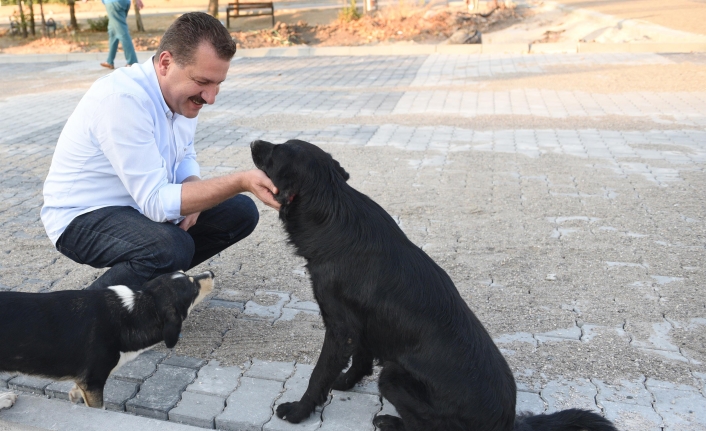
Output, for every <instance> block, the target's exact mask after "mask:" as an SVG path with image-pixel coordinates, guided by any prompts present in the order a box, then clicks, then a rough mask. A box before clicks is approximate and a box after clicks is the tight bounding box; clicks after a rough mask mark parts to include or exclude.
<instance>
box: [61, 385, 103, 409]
mask: <svg viewBox="0 0 706 431" xmlns="http://www.w3.org/2000/svg"><path fill="white" fill-rule="evenodd" d="M79 396H80V397H81V398H83V402H84V403H85V404H86V405H87V406H88V407H95V408H99V409H100V408H103V385H100V384H98V385H92V384H87V383H85V382H76V384H75V385H74V387H73V388H72V389H71V390H70V391H69V400H70V401H71V402H72V403H77V402H78V401H79V399H78V397H79Z"/></svg>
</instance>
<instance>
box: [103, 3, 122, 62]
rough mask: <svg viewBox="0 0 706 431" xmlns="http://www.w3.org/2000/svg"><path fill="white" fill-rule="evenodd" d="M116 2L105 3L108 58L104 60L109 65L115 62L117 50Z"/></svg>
mask: <svg viewBox="0 0 706 431" xmlns="http://www.w3.org/2000/svg"><path fill="white" fill-rule="evenodd" d="M116 5H117V2H113V3H106V4H105V10H106V12H108V58H107V59H106V60H105V62H106V63H108V64H110V65H111V66H112V65H114V64H115V54H116V53H117V52H118V42H119V40H118V36H117V34H116V33H115V22H116V20H117V18H116V14H117V13H119V11H116V7H115V6H116Z"/></svg>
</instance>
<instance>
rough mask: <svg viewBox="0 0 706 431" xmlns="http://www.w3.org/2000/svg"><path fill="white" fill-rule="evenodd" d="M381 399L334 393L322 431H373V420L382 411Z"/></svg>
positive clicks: (324, 418) (325, 415)
mask: <svg viewBox="0 0 706 431" xmlns="http://www.w3.org/2000/svg"><path fill="white" fill-rule="evenodd" d="M381 407H382V405H381V404H380V397H376V396H374V395H367V394H359V393H356V392H340V391H333V397H332V398H331V403H329V405H327V406H326V408H325V409H324V413H323V425H322V426H321V428H320V429H321V431H367V430H370V431H373V430H374V429H375V427H374V426H373V418H374V417H375V415H377V413H378V412H379V411H380V408H381Z"/></svg>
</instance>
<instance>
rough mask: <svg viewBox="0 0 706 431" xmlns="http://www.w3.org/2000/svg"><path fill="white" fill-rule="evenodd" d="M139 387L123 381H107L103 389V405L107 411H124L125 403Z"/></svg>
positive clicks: (133, 383)
mask: <svg viewBox="0 0 706 431" xmlns="http://www.w3.org/2000/svg"><path fill="white" fill-rule="evenodd" d="M139 388H140V385H139V384H137V383H135V382H128V381H125V380H117V379H112V378H111V379H108V381H107V382H105V387H104V388H103V404H105V408H106V409H107V410H113V411H118V412H122V411H125V403H127V402H128V401H129V400H131V399H132V398H133V397H134V396H135V394H137V391H138V390H139Z"/></svg>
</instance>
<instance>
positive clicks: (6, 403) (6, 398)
mask: <svg viewBox="0 0 706 431" xmlns="http://www.w3.org/2000/svg"><path fill="white" fill-rule="evenodd" d="M15 401H17V394H13V393H12V392H3V393H1V394H0V410H2V409H9V408H10V407H12V406H13V405H14V404H15Z"/></svg>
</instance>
